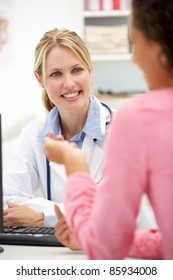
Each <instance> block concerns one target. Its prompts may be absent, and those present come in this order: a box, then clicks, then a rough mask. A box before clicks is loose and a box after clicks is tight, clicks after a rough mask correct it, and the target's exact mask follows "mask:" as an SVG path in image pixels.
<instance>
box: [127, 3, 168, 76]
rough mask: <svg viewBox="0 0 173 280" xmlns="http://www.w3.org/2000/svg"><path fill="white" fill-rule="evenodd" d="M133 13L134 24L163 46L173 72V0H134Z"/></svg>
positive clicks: (147, 36)
mask: <svg viewBox="0 0 173 280" xmlns="http://www.w3.org/2000/svg"><path fill="white" fill-rule="evenodd" d="M132 15H133V17H132V22H133V24H134V26H135V27H136V28H138V29H139V30H141V31H142V33H143V34H144V36H145V37H146V38H147V39H148V40H150V41H155V42H157V43H158V44H159V45H160V46H161V49H162V52H163V54H164V55H165V56H166V57H167V61H168V67H169V70H170V71H171V72H173V0H132Z"/></svg>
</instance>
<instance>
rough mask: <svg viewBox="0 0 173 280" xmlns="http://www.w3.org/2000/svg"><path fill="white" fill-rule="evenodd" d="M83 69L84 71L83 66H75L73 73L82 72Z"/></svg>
mask: <svg viewBox="0 0 173 280" xmlns="http://www.w3.org/2000/svg"><path fill="white" fill-rule="evenodd" d="M82 71H83V68H82V67H75V68H73V70H72V73H80V72H82Z"/></svg>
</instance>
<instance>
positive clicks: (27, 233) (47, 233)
mask: <svg viewBox="0 0 173 280" xmlns="http://www.w3.org/2000/svg"><path fill="white" fill-rule="evenodd" d="M2 173H3V168H2V127H1V115H0V244H11V245H30V246H58V247H63V245H62V244H61V243H60V242H59V241H58V239H57V238H56V237H55V236H54V228H48V227H43V228H32V227H12V228H6V227H3V180H2Z"/></svg>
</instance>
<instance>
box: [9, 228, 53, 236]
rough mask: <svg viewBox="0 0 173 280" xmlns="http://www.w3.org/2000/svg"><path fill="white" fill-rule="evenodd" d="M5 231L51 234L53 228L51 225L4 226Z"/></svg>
mask: <svg viewBox="0 0 173 280" xmlns="http://www.w3.org/2000/svg"><path fill="white" fill-rule="evenodd" d="M4 232H5V233H18V234H49V235H53V234H54V232H55V229H54V228H53V227H41V228H38V227H19V226H18V227H10V228H9V227H4Z"/></svg>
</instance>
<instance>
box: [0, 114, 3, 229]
mask: <svg viewBox="0 0 173 280" xmlns="http://www.w3.org/2000/svg"><path fill="white" fill-rule="evenodd" d="M2 213H3V193H2V127H1V115H0V232H3V214H2Z"/></svg>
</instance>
